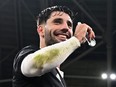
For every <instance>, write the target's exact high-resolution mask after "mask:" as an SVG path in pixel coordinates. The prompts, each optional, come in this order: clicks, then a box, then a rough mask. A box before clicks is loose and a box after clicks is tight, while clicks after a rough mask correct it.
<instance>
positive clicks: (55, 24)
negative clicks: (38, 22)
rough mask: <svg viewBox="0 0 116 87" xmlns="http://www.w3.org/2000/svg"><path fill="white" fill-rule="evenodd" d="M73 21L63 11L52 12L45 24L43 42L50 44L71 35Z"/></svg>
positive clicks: (64, 39)
mask: <svg viewBox="0 0 116 87" xmlns="http://www.w3.org/2000/svg"><path fill="white" fill-rule="evenodd" d="M72 28H73V23H72V20H71V18H70V16H69V15H68V14H66V13H64V12H59V11H56V12H53V13H52V14H51V16H50V18H49V19H48V20H47V21H46V24H45V43H46V45H47V46H48V45H52V44H55V43H58V42H62V41H66V40H67V39H69V38H71V36H72V35H73V31H72Z"/></svg>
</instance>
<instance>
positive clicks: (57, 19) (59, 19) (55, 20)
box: [53, 18, 63, 23]
mask: <svg viewBox="0 0 116 87" xmlns="http://www.w3.org/2000/svg"><path fill="white" fill-rule="evenodd" d="M62 21H63V19H62V18H56V19H54V20H53V23H55V22H62Z"/></svg>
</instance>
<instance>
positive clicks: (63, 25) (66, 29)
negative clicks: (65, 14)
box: [62, 23, 70, 33]
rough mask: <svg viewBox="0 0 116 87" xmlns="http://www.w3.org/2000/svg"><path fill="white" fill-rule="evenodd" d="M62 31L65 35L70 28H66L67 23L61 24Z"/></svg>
mask: <svg viewBox="0 0 116 87" xmlns="http://www.w3.org/2000/svg"><path fill="white" fill-rule="evenodd" d="M62 29H63V31H64V32H65V33H66V32H67V31H68V30H69V29H70V28H69V26H68V24H67V23H63V24H62Z"/></svg>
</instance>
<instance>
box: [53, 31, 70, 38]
mask: <svg viewBox="0 0 116 87" xmlns="http://www.w3.org/2000/svg"><path fill="white" fill-rule="evenodd" d="M54 35H55V36H58V37H61V38H66V39H69V38H70V37H71V34H70V33H69V32H66V33H63V32H62V31H56V32H54Z"/></svg>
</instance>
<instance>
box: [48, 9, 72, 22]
mask: <svg viewBox="0 0 116 87" xmlns="http://www.w3.org/2000/svg"><path fill="white" fill-rule="evenodd" d="M55 18H62V19H63V20H68V21H71V22H72V19H71V17H70V16H69V15H68V14H66V13H65V12H62V11H54V12H52V13H51V15H50V18H49V19H55Z"/></svg>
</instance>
